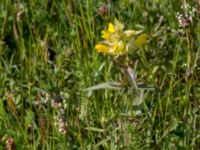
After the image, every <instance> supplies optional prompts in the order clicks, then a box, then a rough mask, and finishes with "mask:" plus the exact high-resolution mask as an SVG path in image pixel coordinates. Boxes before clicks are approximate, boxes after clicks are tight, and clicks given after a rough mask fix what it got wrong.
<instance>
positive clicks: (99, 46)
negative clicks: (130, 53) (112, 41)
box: [95, 44, 110, 53]
mask: <svg viewBox="0 0 200 150" xmlns="http://www.w3.org/2000/svg"><path fill="white" fill-rule="evenodd" d="M95 49H96V50H97V52H98V53H108V51H109V49H110V47H109V46H108V45H105V44H97V45H96V46H95Z"/></svg>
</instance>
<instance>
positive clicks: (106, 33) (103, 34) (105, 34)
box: [101, 30, 111, 40]
mask: <svg viewBox="0 0 200 150" xmlns="http://www.w3.org/2000/svg"><path fill="white" fill-rule="evenodd" d="M101 33H102V38H104V39H105V40H108V39H109V38H110V35H111V33H110V32H109V31H108V30H103V31H102V32H101Z"/></svg>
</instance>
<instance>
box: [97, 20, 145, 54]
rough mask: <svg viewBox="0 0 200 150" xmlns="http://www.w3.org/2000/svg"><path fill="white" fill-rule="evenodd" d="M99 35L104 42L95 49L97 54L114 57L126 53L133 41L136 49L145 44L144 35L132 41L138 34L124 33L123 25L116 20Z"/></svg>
mask: <svg viewBox="0 0 200 150" xmlns="http://www.w3.org/2000/svg"><path fill="white" fill-rule="evenodd" d="M101 34H102V38H103V39H104V41H101V42H99V43H98V44H97V45H96V46H95V49H96V50H97V52H99V53H104V54H111V55H114V56H115V57H118V56H120V55H124V54H125V53H127V52H128V50H129V48H130V45H133V43H132V42H133V41H135V42H134V43H135V45H136V47H138V46H141V45H143V44H145V43H146V42H147V40H146V39H147V35H146V34H142V35H140V36H138V38H137V39H136V40H132V39H133V38H134V36H135V35H136V34H138V32H137V31H135V30H125V31H124V24H122V23H120V22H119V21H118V20H115V22H114V24H113V23H109V24H108V27H107V29H104V30H103V31H102V32H101Z"/></svg>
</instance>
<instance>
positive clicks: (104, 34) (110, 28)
mask: <svg viewBox="0 0 200 150" xmlns="http://www.w3.org/2000/svg"><path fill="white" fill-rule="evenodd" d="M114 32H115V28H114V25H113V24H112V23H109V24H108V29H107V30H103V31H102V38H104V39H105V40H108V39H110V37H111V35H112V34H113V33H114Z"/></svg>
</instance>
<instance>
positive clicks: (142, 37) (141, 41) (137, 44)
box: [134, 34, 148, 47]
mask: <svg viewBox="0 0 200 150" xmlns="http://www.w3.org/2000/svg"><path fill="white" fill-rule="evenodd" d="M147 38H148V35H147V34H141V35H139V36H138V37H137V39H136V40H135V42H134V46H135V47H140V46H142V45H144V44H146V43H147Z"/></svg>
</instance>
